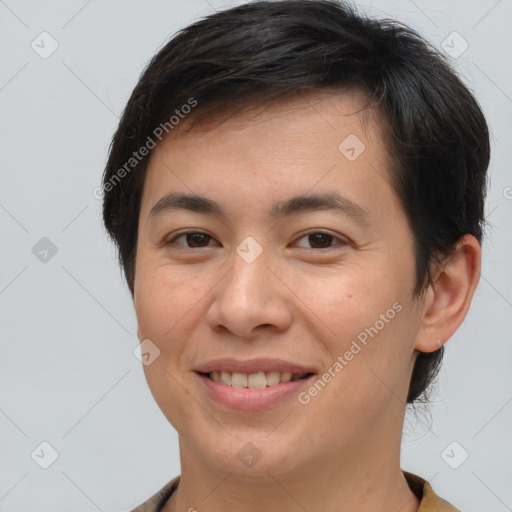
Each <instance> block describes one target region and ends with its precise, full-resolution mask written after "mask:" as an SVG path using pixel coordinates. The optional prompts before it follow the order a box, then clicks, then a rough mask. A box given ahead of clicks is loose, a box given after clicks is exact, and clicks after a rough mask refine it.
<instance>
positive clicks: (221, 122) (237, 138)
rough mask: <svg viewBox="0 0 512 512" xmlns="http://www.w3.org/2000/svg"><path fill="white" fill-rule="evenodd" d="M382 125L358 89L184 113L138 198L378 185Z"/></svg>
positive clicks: (383, 167) (383, 171)
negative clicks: (176, 193) (233, 110)
mask: <svg viewBox="0 0 512 512" xmlns="http://www.w3.org/2000/svg"><path fill="white" fill-rule="evenodd" d="M197 108H198V111H199V112H200V105H198V107H197ZM381 125H382V123H381V119H380V114H379V112H378V111H377V110H376V109H375V108H372V109H370V108H367V100H366V97H365V96H364V95H363V94H361V93H359V92H357V91H346V92H344V93H338V94H333V93H332V92H331V93H327V92H325V91H321V92H319V91H315V92H310V93H307V94H302V95H301V96H300V97H295V98H293V99H292V98H290V99H285V100H280V101H276V102H273V103H271V104H267V105H263V106H262V105H259V106H253V107H247V108H244V109H242V110H238V111H237V112H236V113H235V114H234V115H228V113H222V114H219V115H214V116H209V117H208V118H206V117H205V118H204V119H199V120H197V119H194V118H193V117H189V118H185V119H184V120H183V121H182V122H181V124H180V125H179V126H178V127H177V128H178V129H177V130H175V131H173V132H171V133H170V134H169V135H168V136H167V138H165V139H164V140H163V141H162V143H160V144H159V145H157V147H156V148H155V149H154V150H153V154H152V156H151V160H150V163H149V166H148V171H147V176H146V184H145V187H144V198H145V199H148V198H151V200H152V202H153V203H154V202H156V200H158V199H159V196H162V194H163V193H164V192H165V191H167V189H180V190H186V189H189V190H187V192H193V193H198V194H202V195H206V194H207V192H208V191H212V189H215V190H216V191H217V193H219V194H220V195H224V197H225V198H230V199H231V202H233V201H235V200H236V198H237V189H238V190H239V189H240V187H241V186H245V187H246V188H247V187H249V188H252V189H253V191H254V195H258V197H259V200H260V201H261V200H263V199H265V197H269V195H272V196H273V198H274V199H285V198H286V196H287V192H291V189H292V188H293V189H294V191H295V192H297V193H304V192H305V191H307V190H310V189H312V188H313V187H316V189H317V190H316V191H318V190H319V188H320V189H321V188H322V187H324V189H326V190H327V189H330V188H332V187H335V186H338V188H339V186H341V187H349V188H350V186H351V187H353V188H354V187H355V188H356V189H357V188H362V189H364V188H366V190H367V191H368V187H374V188H375V187H376V188H377V189H379V188H380V189H383V187H384V188H386V187H385V185H386V184H387V182H388V173H387V168H388V160H389V158H388V152H387V149H386V147H385V144H384V140H383V137H382V132H381V130H382V126H381ZM358 183H359V185H357V184H358ZM388 188H389V187H388ZM326 190H324V191H326ZM361 192H362V193H363V194H364V190H361ZM388 192H390V190H388ZM370 195H371V194H370ZM143 202H144V200H143ZM146 213H147V212H146ZM141 214H142V212H141Z"/></svg>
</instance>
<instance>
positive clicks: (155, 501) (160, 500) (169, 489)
mask: <svg viewBox="0 0 512 512" xmlns="http://www.w3.org/2000/svg"><path fill="white" fill-rule="evenodd" d="M179 483H180V477H179V476H177V477H175V478H173V479H172V480H171V481H170V482H169V483H168V484H166V485H165V486H164V487H162V488H161V489H160V490H159V491H158V492H157V493H156V494H154V495H153V496H151V498H149V499H148V500H146V501H145V502H144V503H142V504H141V505H139V506H138V507H137V508H134V509H133V510H132V511H131V512H160V511H161V510H162V508H163V506H164V505H165V503H166V501H167V500H168V499H169V497H170V496H171V494H172V493H173V492H174V491H175V490H176V488H177V487H178V484H179Z"/></svg>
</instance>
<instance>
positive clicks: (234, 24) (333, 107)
mask: <svg viewBox="0 0 512 512" xmlns="http://www.w3.org/2000/svg"><path fill="white" fill-rule="evenodd" d="M488 162H489V136H488V130H487V125H486V122H485V119H484V116H483V114H482V112H481V110H480V108H479V106H478V103H477V102H476V100H475V99H474V97H473V96H472V94H471V93H470V91H469V90H468V89H467V87H466V86H465V85H464V84H463V83H462V81H461V80H460V79H459V78H458V77H457V75H456V74H455V73H454V71H453V70H452V69H451V67H450V65H449V64H448V63H447V62H446V61H445V59H444V58H443V56H442V55H440V54H439V53H438V52H437V51H436V50H435V49H434V48H433V47H431V46H430V45H429V44H428V43H426V42H425V41H424V40H423V39H422V38H421V37H420V36H419V35H418V34H417V33H415V32H414V31H412V30H410V29H409V28H407V27H404V26H402V25H400V24H398V23H397V22H394V21H379V20H375V19H368V18H366V17H364V16H363V15H361V14H360V13H357V12H356V11H355V10H354V9H352V8H350V7H348V6H347V5H345V4H342V3H338V2H334V1H329V0H318V1H307V0H289V1H284V2H283V1H277V2H252V3H250V4H245V5H242V6H240V7H236V8H233V9H229V10H226V11H222V12H218V13H216V14H213V15H211V16H209V17H207V18H205V19H203V20H200V21H198V22H197V23H195V24H193V25H191V26H189V27H187V28H185V29H183V30H182V31H181V32H179V33H178V34H177V35H176V36H174V37H173V38H172V39H171V41H170V42H169V43H168V44H167V45H166V46H164V47H163V48H162V49H161V50H160V51H159V52H158V54H157V55H156V56H155V57H154V58H153V59H152V60H151V62H150V63H149V65H148V66H147V68H146V70H145V71H144V72H143V74H142V76H141V78H140V80H139V82H138V84H137V86H136V87H135V89H134V91H133V94H132V96H131V98H130V99H129V101H128V104H127V106H126V109H125V111H124V114H123V116H122V119H121V122H120V124H119V127H118V129H117V131H116V133H115V135H114V139H113V142H112V146H111V151H110V155H109V159H108V163H107V167H106V170H105V174H104V209H103V212H104V222H105V226H106V228H107V230H108V232H109V234H110V235H111V236H112V238H113V240H114V241H115V243H116V245H117V247H118V249H119V258H120V262H121V265H122V268H123V270H124V274H125V277H126V280H127V283H128V286H129V289H130V291H131V293H132V295H133V296H134V304H135V309H136V312H137V317H138V322H139V336H140V338H141V340H143V339H146V338H149V339H151V340H152V342H153V343H154V344H156V345H157V346H158V348H159V349H160V351H161V357H160V358H159V364H158V365H157V364H156V363H155V364H154V365H151V366H147V367H145V371H146V376H147V378H148V382H149V385H150V387H151V389H152V392H153V394H154V395H155V398H156V399H157V402H158V403H159V405H160V407H161V408H162V410H163V412H164V414H166V415H167V417H168V418H169V419H170V420H171V422H172V423H173V424H174V425H175V426H176V427H177V429H178V431H180V429H181V430H182V431H183V432H186V431H187V432H188V431H190V423H187V422H188V421H192V419H194V421H195V424H196V425H197V424H199V423H201V421H202V422H203V425H204V428H205V429H206V428H211V429H214V426H212V425H213V424H210V423H208V422H209V421H210V420H211V418H210V419H208V418H209V416H208V415H205V417H204V418H202V420H201V421H199V420H198V418H194V415H195V414H197V415H200V414H201V411H202V407H197V410H194V412H190V415H189V417H188V418H187V414H186V397H185V395H186V393H185V391H184V389H185V388H186V389H188V390H190V393H192V396H193V395H194V391H195V388H194V386H195V385H196V384H195V380H194V379H195V378H196V377H197V375H194V370H195V369H197V368H195V365H197V364H199V363H204V362H205V358H206V359H208V358H209V359H211V358H214V357H229V356H232V357H237V358H242V359H244V358H251V357H256V356H260V357H279V356H280V357H281V358H282V357H283V356H285V355H286V354H288V355H289V357H291V358H294V357H295V358H296V359H298V360H300V361H302V362H303V363H304V362H309V363H311V365H312V369H313V370H315V373H317V377H318V376H320V375H323V374H324V372H326V371H328V368H329V367H332V365H333V363H334V362H335V361H336V357H335V356H336V355H337V354H345V353H347V351H352V353H353V355H354V357H353V360H352V357H350V359H351V360H350V361H349V363H350V364H346V366H344V368H343V369H342V371H341V370H340V371H339V372H336V370H332V371H331V379H330V380H329V382H330V381H332V383H331V382H330V383H329V385H328V386H326V387H325V390H323V391H322V393H321V394H319V396H318V398H317V397H315V399H314V400H310V403H309V402H308V405H307V406H306V405H304V407H305V408H307V407H310V408H311V410H310V412H313V414H314V415H315V414H325V413H326V411H327V407H330V408H331V410H333V409H332V407H334V411H335V412H334V413H333V414H334V415H336V414H340V417H341V416H342V415H343V414H345V413H350V412H357V411H358V410H359V411H362V410H364V411H365V414H366V416H365V414H363V415H362V417H363V420H362V421H366V422H367V427H368V428H370V425H371V423H372V421H373V420H374V419H375V418H378V417H381V416H380V415H382V414H384V412H383V411H384V409H385V408H386V407H388V408H391V409H394V408H397V407H398V409H400V407H402V408H403V406H404V405H405V403H414V402H415V401H417V400H421V399H422V398H424V397H425V396H426V392H427V391H428V388H429V385H430V384H431V382H432V379H433V378H434V376H435V374H436V372H437V369H438V367H439V364H440V361H441V358H442V354H443V343H444V342H446V341H447V339H448V338H449V337H450V336H451V335H452V334H453V332H454V331H455V330H456V329H457V327H458V326H459V325H460V323H461V322H462V320H463V318H464V316H465V314H466V312H467V310H468V308H469V303H470V301H471V297H472V294H473V291H474V288H475V287H476V284H477V281H478V277H477V275H478V268H479V264H480V259H479V254H480V253H479V250H480V242H481V239H482V226H483V222H484V220H483V210H484V197H485V183H486V170H487V166H488ZM313 195H314V196H315V197H314V198H311V197H309V198H305V197H304V196H313ZM329 195H331V196H332V197H331V200H332V199H333V198H334V202H336V203H337V204H338V206H339V205H340V204H341V207H340V211H339V212H338V213H335V211H334V209H333V208H331V207H329V206H328V205H327V203H328V202H329V201H328V198H327V196H329ZM184 196H200V198H197V197H195V198H191V197H184ZM299 196H300V198H299V199H297V197H299ZM340 196H341V197H343V198H344V199H342V200H340V199H339V197H340ZM293 198H295V199H294V200H293ZM326 198H327V199H326ZM205 199H206V201H205ZM290 200H291V201H290ZM340 201H341V203H340ZM331 202H332V201H331ZM330 206H332V205H330ZM184 228H187V229H184ZM312 228H315V229H312ZM317 228H318V229H317ZM180 230H181V231H180ZM179 231H180V232H179ZM184 232H187V233H190V232H193V233H196V235H192V236H191V235H190V234H189V235H186V234H183V233H184ZM197 233H199V234H197ZM171 235H172V236H171ZM311 235H312V236H313V238H311ZM247 237H251V238H250V239H249V242H248V243H249V245H245V246H242V247H243V248H245V249H247V251H250V252H253V251H256V253H258V254H257V257H256V258H255V259H254V260H253V261H251V262H250V263H248V262H247V261H246V260H245V259H244V258H242V257H241V252H240V249H239V247H240V243H241V242H245V243H246V244H247ZM301 237H302V238H301ZM312 243H313V246H312V245H311V244H312ZM194 244H195V245H194ZM250 244H252V245H250ZM314 244H317V245H316V246H315V245H314ZM237 248H238V249H239V250H238V251H237ZM243 250H244V249H243ZM243 250H242V252H243ZM318 251H320V252H318ZM260 252H261V254H260ZM256 253H255V252H253V254H254V255H255V256H256ZM468 269H470V270H468ZM377 321H379V323H378V324H377ZM372 327H373V329H372ZM364 332H366V339H365V340H364V341H365V342H366V343H364V344H363V341H362V340H363V339H364V338H365V336H364V334H361V333H364ZM357 340H359V342H357ZM354 341H356V345H357V346H359V349H360V352H361V353H359V351H358V350H357V349H356V348H354V345H353V344H352V342H354ZM351 347H352V348H351ZM356 354H357V355H356ZM333 372H334V373H335V374H336V378H334V377H333V375H332V374H333ZM337 393H339V396H337ZM390 393H391V394H393V393H394V394H395V395H397V396H398V397H400V400H402V401H400V400H398V402H399V406H398V405H397V404H394V405H392V402H393V400H394V399H393V398H389V397H390V396H391V395H390ZM179 394H181V395H182V397H181V398H179V399H178V398H177V397H178V395H179ZM313 394H315V393H314V392H313ZM384 395H386V396H387V398H386V399H385V400H384V399H383V397H384ZM196 396H197V395H196ZM307 396H310V394H307ZM304 397H306V395H303V398H304ZM310 398H311V397H310ZM188 400H192V399H191V398H190V396H189V397H188ZM307 400H308V399H307V398H304V401H307ZM349 402H350V403H349ZM176 403H179V404H180V405H179V406H176ZM383 403H385V404H387V405H383ZM173 404H174V405H173ZM337 404H338V405H337ZM347 404H348V405H347ZM173 407H174V412H173V411H172V409H173ZM206 407H207V406H206ZM336 407H338V409H336ZM398 409H397V410H398ZM336 410H337V411H338V412H337V413H336ZM274 412H275V411H274ZM179 414H181V416H180V417H178V415H179ZM202 414H204V411H203V413H202ZM251 414H254V413H248V415H249V416H247V418H249V417H250V416H251ZM300 414H302V413H301V412H299V413H297V415H296V416H297V417H298V418H300ZM261 417H262V418H265V415H263V416H260V418H261ZM364 418H366V419H364ZM267 419H268V418H267ZM274 419H277V416H276V418H274ZM222 420H223V421H224V420H225V421H226V423H225V426H226V429H227V430H230V429H232V430H231V431H236V428H235V427H234V425H235V423H231V422H235V419H234V418H233V417H232V416H230V415H229V414H226V415H223V416H222ZM248 421H249V420H248ZM255 421H256V420H254V419H251V420H250V421H249V423H251V425H252V426H254V422H255ZM257 421H260V420H257ZM261 421H264V419H263V420H261ZM206 425H210V427H207V426H206ZM344 427H345V428H346V429H347V432H350V428H351V427H350V425H347V424H345V425H344ZM295 428H296V429H298V430H297V439H298V438H299V437H300V435H299V434H300V432H299V430H300V427H295ZM330 428H332V426H331V427H330ZM338 428H339V425H338ZM354 435H356V434H354ZM235 437H237V436H236V435H235ZM193 438H194V436H193V435H191V439H193ZM348 438H350V435H349V434H348ZM348 438H347V439H348ZM290 439H293V435H290ZM347 439H345V442H348V441H347ZM290 442H292V441H290ZM340 442H341V441H340ZM192 444H193V443H192Z"/></svg>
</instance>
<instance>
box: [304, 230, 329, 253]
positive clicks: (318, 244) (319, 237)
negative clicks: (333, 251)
mask: <svg viewBox="0 0 512 512" xmlns="http://www.w3.org/2000/svg"><path fill="white" fill-rule="evenodd" d="M333 238H334V237H332V236H331V235H328V234H326V233H313V234H312V235H308V242H309V244H310V245H311V247H313V248H315V249H318V248H323V247H330V246H331V244H332V241H333Z"/></svg>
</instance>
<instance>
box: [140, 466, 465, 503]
mask: <svg viewBox="0 0 512 512" xmlns="http://www.w3.org/2000/svg"><path fill="white" fill-rule="evenodd" d="M403 474H404V477H405V479H406V480H407V484H408V485H409V487H410V489H411V491H412V492H413V493H414V494H415V495H416V497H417V498H418V500H420V508H419V509H418V512H460V511H459V509H457V508H455V507H453V506H452V505H450V504H449V503H448V502H447V501H445V500H443V499H442V498H440V497H439V496H437V494H436V493H435V492H434V490H433V489H432V487H431V485H430V484H429V483H428V482H427V481H426V480H424V479H423V478H420V477H419V476H416V475H413V474H412V473H408V472H407V471H403ZM179 483H180V477H179V476H177V477H176V478H173V479H172V480H171V481H170V482H169V483H168V484H167V485H165V487H163V488H162V489H160V490H159V491H158V492H157V493H156V494H155V495H154V496H152V497H151V498H149V500H147V501H146V502H144V503H143V504H142V505H139V506H138V507H137V508H135V509H133V510H132V512H160V511H161V510H162V509H163V507H164V505H165V503H166V502H167V500H168V499H169V498H170V496H171V494H172V493H173V492H174V491H175V490H176V489H177V487H178V484H179Z"/></svg>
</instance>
